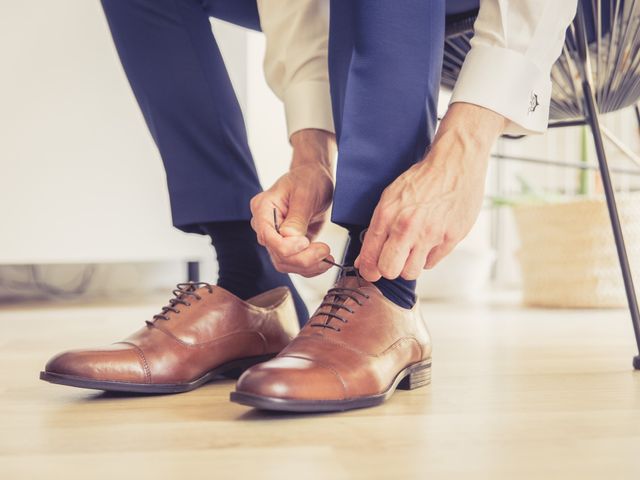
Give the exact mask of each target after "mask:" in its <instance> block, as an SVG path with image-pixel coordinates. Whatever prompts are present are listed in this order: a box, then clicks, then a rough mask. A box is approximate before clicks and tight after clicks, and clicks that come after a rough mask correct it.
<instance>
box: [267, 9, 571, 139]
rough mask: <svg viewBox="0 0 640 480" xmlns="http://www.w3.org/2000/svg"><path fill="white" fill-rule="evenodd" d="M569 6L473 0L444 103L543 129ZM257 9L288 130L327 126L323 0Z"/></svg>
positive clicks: (515, 128)
mask: <svg viewBox="0 0 640 480" xmlns="http://www.w3.org/2000/svg"><path fill="white" fill-rule="evenodd" d="M576 7H577V0H562V1H555V0H480V12H479V14H478V19H477V20H476V23H475V26H474V30H475V33H474V37H473V39H472V40H471V45H472V48H471V51H470V52H469V54H468V55H467V58H466V59H465V62H464V65H463V67H462V71H461V72H460V76H459V78H458V81H457V83H456V86H455V89H454V91H453V95H452V98H451V103H454V102H466V103H472V104H475V105H480V106H483V107H485V108H488V109H490V110H493V111H495V112H497V113H499V114H501V115H503V116H504V117H505V118H507V119H508V120H509V124H508V126H507V130H506V133H511V134H528V133H541V132H544V131H545V130H546V128H547V122H548V119H549V104H550V99H551V79H550V73H551V67H552V66H553V63H554V62H555V61H556V59H557V58H558V56H559V55H560V52H561V49H562V45H563V43H564V37H565V31H566V29H567V27H568V25H569V24H570V23H571V20H572V19H573V17H574V15H575V12H576ZM258 8H259V12H260V21H261V24H262V29H263V31H264V33H265V35H266V37H267V52H266V55H265V60H264V69H265V75H266V77H267V82H268V83H269V85H270V87H271V88H272V89H273V91H274V92H275V93H276V95H277V96H278V97H279V98H280V99H282V101H283V102H284V104H285V112H286V117H287V128H288V131H289V135H291V134H293V133H294V132H296V131H297V130H300V129H303V128H319V129H323V130H328V131H334V128H333V119H332V115H331V98H330V95H329V75H328V63H327V45H328V35H329V25H328V23H329V15H328V14H329V2H328V0H258ZM425 48H428V45H427V46H425ZM399 54H401V52H399Z"/></svg>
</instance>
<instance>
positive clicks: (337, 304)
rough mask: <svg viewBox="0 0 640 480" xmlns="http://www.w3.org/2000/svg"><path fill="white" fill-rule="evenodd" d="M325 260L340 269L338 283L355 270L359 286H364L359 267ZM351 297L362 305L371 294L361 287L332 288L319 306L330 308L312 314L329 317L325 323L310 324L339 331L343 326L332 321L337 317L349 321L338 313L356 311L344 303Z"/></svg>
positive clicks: (339, 319)
mask: <svg viewBox="0 0 640 480" xmlns="http://www.w3.org/2000/svg"><path fill="white" fill-rule="evenodd" d="M324 261H325V262H327V263H330V264H331V265H334V266H336V267H338V268H339V269H340V275H339V276H338V281H337V282H336V283H339V282H340V280H341V279H342V278H343V277H345V276H346V275H347V273H349V272H354V273H355V276H356V278H357V279H358V287H361V286H362V284H361V281H362V277H361V276H360V272H358V269H357V268H356V267H346V266H344V265H340V264H339V263H335V262H332V261H330V260H327V259H324ZM330 297H333V300H332V301H328V300H329V298H330ZM349 298H350V299H351V300H353V301H354V302H356V303H357V304H358V305H359V306H362V305H363V302H362V298H364V299H365V300H368V299H369V298H370V295H369V294H367V293H364V292H363V291H361V290H360V288H350V287H333V288H330V289H329V291H328V292H327V294H326V295H325V297H324V299H323V300H322V303H321V304H320V306H319V307H318V309H320V308H322V307H330V310H329V311H316V313H314V314H313V315H312V316H311V318H315V317H319V316H321V315H324V316H326V317H327V318H326V320H325V321H324V322H323V323H310V324H309V326H311V327H318V328H328V329H330V330H334V331H336V332H339V331H340V330H341V328H340V327H334V326H333V325H331V323H330V322H331V320H333V319H334V318H335V319H336V320H338V321H340V322H342V323H349V320H347V319H346V318H344V317H343V316H342V315H340V314H339V313H337V312H338V311H340V310H346V311H347V313H354V310H353V309H352V308H350V307H348V306H347V305H345V304H344V302H345V301H346V300H347V299H349Z"/></svg>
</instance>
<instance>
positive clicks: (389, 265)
mask: <svg viewBox="0 0 640 480" xmlns="http://www.w3.org/2000/svg"><path fill="white" fill-rule="evenodd" d="M410 252H411V248H410V245H409V244H407V243H405V242H400V241H398V240H396V239H395V238H394V237H389V238H388V239H387V241H386V242H385V244H384V246H383V247H382V252H381V253H380V259H379V260H378V270H379V271H380V273H381V274H382V276H383V277H384V278H388V279H389V280H392V279H394V278H398V277H399V276H400V273H402V269H403V268H404V266H405V264H406V262H407V258H408V257H409V253H410Z"/></svg>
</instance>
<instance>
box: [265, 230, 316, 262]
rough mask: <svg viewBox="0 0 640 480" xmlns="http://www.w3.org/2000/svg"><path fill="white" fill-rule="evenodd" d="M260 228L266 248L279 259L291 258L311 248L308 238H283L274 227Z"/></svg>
mask: <svg viewBox="0 0 640 480" xmlns="http://www.w3.org/2000/svg"><path fill="white" fill-rule="evenodd" d="M260 228H261V230H260V231H261V232H262V235H263V239H264V246H265V247H267V248H268V249H269V251H272V252H274V253H275V254H277V255H278V256H279V257H290V256H291V255H296V254H297V253H300V252H302V251H303V250H305V249H306V248H308V247H309V239H308V238H307V237H283V236H282V235H280V234H279V233H278V232H277V231H276V229H275V228H274V227H271V226H269V225H263V226H261V227H260Z"/></svg>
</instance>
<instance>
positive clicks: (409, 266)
mask: <svg viewBox="0 0 640 480" xmlns="http://www.w3.org/2000/svg"><path fill="white" fill-rule="evenodd" d="M430 248H431V246H430V245H426V244H422V245H416V246H414V247H413V249H411V253H410V254H409V258H407V262H406V263H405V264H404V268H403V269H402V273H401V274H400V276H401V277H402V278H404V279H405V280H417V279H418V277H419V276H420V274H421V273H422V270H423V269H424V264H425V261H426V259H427V255H428V254H429V249H430Z"/></svg>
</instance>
